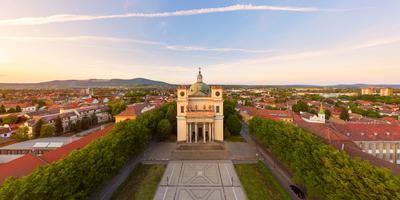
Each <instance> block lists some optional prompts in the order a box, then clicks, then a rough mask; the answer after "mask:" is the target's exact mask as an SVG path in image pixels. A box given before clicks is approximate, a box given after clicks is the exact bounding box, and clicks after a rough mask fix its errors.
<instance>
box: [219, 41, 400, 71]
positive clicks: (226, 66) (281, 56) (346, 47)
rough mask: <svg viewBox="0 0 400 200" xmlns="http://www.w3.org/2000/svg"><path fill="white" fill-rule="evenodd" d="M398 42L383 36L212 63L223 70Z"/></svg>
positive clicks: (333, 53)
mask: <svg viewBox="0 0 400 200" xmlns="http://www.w3.org/2000/svg"><path fill="white" fill-rule="evenodd" d="M397 43H400V37H385V38H383V39H369V40H366V41H361V42H359V43H353V44H347V45H343V46H340V47H332V48H326V49H317V50H309V51H302V52H292V53H279V54H275V55H271V56H265V55H263V56H262V57H257V58H253V59H242V60H237V61H233V62H227V63H221V64H217V65H214V68H215V69H216V70H220V71H224V70H228V69H231V67H233V66H238V67H240V66H249V65H265V64H266V63H270V62H274V61H282V62H285V61H291V60H297V59H307V58H314V57H320V56H326V55H335V54H340V53H346V52H351V51H357V50H362V49H368V48H374V47H379V46H384V45H390V44H397Z"/></svg>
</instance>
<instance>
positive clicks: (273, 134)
mask: <svg viewBox="0 0 400 200" xmlns="http://www.w3.org/2000/svg"><path fill="white" fill-rule="evenodd" d="M250 133H251V134H252V135H254V136H255V137H256V138H257V139H258V141H260V143H262V144H263V145H264V146H265V147H266V148H268V149H270V150H271V152H272V153H273V154H274V155H275V156H276V157H278V158H279V159H280V160H281V161H283V162H284V163H285V164H286V165H287V166H288V167H289V168H290V170H291V171H292V173H293V176H294V180H295V182H297V183H298V184H301V185H304V186H306V188H307V191H308V194H309V195H310V196H314V197H323V198H326V199H400V178H399V177H396V176H393V175H392V174H391V172H390V171H389V170H387V169H384V168H379V167H376V166H373V165H371V164H370V163H368V162H367V161H362V160H359V159H352V158H351V157H350V156H349V155H347V154H345V153H344V152H342V151H339V150H336V149H334V148H333V147H331V146H330V145H327V144H325V143H323V142H321V141H320V140H319V139H318V138H316V137H315V136H314V135H312V134H311V133H308V132H306V131H304V130H302V129H300V128H298V127H295V126H294V125H291V124H288V123H284V122H275V121H272V120H268V119H261V118H257V117H255V118H253V119H252V120H251V121H250Z"/></svg>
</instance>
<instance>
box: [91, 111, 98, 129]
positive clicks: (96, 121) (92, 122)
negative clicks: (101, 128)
mask: <svg viewBox="0 0 400 200" xmlns="http://www.w3.org/2000/svg"><path fill="white" fill-rule="evenodd" d="M90 121H91V125H92V126H96V125H97V124H98V123H99V119H98V118H97V116H96V113H92V115H91V116H90Z"/></svg>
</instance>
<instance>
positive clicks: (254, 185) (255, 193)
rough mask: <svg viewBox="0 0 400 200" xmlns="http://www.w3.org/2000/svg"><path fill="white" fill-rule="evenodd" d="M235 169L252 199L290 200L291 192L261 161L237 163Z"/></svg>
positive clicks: (249, 197)
mask: <svg viewBox="0 0 400 200" xmlns="http://www.w3.org/2000/svg"><path fill="white" fill-rule="evenodd" d="M235 170H236V172H237V174H238V176H239V179H240V183H241V184H242V186H243V188H244V190H245V191H246V195H247V198H248V199H250V200H266V199H270V200H275V199H276V200H278V199H279V200H290V199H291V198H290V196H289V194H288V193H287V192H286V190H285V189H284V188H283V187H282V186H281V185H280V184H279V182H278V180H277V179H276V178H275V177H274V175H272V174H271V172H270V170H269V169H268V168H267V167H266V166H265V164H264V163H263V162H261V161H258V163H257V164H237V165H235Z"/></svg>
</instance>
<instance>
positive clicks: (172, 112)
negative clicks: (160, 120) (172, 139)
mask: <svg viewBox="0 0 400 200" xmlns="http://www.w3.org/2000/svg"><path fill="white" fill-rule="evenodd" d="M165 118H167V119H168V121H169V123H171V125H172V132H173V133H174V134H176V131H177V130H176V129H177V128H176V125H177V120H176V104H172V105H170V106H168V110H167V113H166V114H165Z"/></svg>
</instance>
